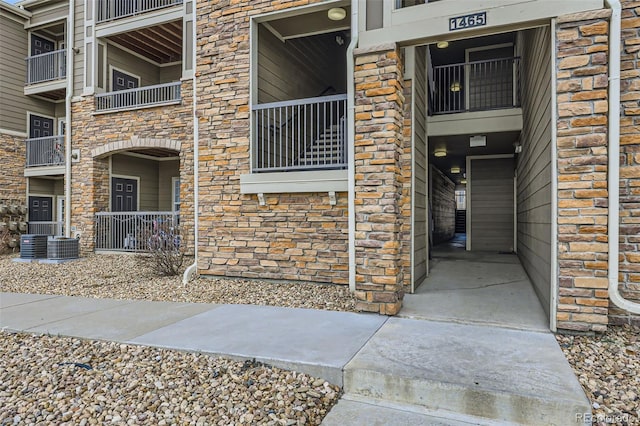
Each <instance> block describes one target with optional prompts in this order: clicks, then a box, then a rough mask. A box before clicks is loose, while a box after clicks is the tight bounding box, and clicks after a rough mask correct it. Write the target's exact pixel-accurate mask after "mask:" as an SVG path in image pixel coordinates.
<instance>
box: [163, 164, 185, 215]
mask: <svg viewBox="0 0 640 426" xmlns="http://www.w3.org/2000/svg"><path fill="white" fill-rule="evenodd" d="M174 177H180V161H179V160H175V161H161V162H159V163H158V210H162V211H171V210H172V208H173V206H172V201H173V200H172V199H171V192H172V189H173V186H172V183H171V180H172V178H174Z"/></svg>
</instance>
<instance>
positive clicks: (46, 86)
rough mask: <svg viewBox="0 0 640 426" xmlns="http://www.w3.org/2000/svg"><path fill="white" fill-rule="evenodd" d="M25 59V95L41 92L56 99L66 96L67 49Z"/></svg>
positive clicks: (40, 93)
mask: <svg viewBox="0 0 640 426" xmlns="http://www.w3.org/2000/svg"><path fill="white" fill-rule="evenodd" d="M25 61H26V62H27V76H26V87H25V89H24V92H25V95H35V94H39V95H42V96H45V97H48V98H50V99H54V100H57V99H62V98H63V97H64V94H65V89H66V78H67V51H66V49H63V50H56V51H53V52H47V53H43V54H41V55H34V56H29V57H28V58H25Z"/></svg>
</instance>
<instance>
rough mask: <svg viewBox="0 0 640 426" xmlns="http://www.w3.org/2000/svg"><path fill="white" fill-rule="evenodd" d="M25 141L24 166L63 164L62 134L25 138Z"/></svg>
mask: <svg viewBox="0 0 640 426" xmlns="http://www.w3.org/2000/svg"><path fill="white" fill-rule="evenodd" d="M26 143H27V150H26V151H27V158H26V160H27V164H26V167H39V166H62V165H64V163H65V155H64V136H46V137H44V138H31V139H27V140H26Z"/></svg>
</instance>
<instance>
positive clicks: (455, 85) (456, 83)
mask: <svg viewBox="0 0 640 426" xmlns="http://www.w3.org/2000/svg"><path fill="white" fill-rule="evenodd" d="M460 89H462V86H461V85H460V82H459V81H454V82H453V83H451V86H449V90H451V91H452V92H459V91H460Z"/></svg>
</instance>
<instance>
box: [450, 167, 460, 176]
mask: <svg viewBox="0 0 640 426" xmlns="http://www.w3.org/2000/svg"><path fill="white" fill-rule="evenodd" d="M451 173H453V174H457V173H460V167H452V168H451Z"/></svg>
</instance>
